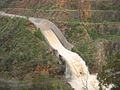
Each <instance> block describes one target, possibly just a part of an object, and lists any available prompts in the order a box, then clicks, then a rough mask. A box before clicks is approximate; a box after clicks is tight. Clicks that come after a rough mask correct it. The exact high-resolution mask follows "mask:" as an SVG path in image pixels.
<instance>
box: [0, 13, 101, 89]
mask: <svg viewBox="0 0 120 90" xmlns="http://www.w3.org/2000/svg"><path fill="white" fill-rule="evenodd" d="M0 15H2V16H10V17H20V18H24V19H27V18H26V17H24V16H19V15H12V14H6V13H4V12H0ZM28 20H29V21H30V22H32V23H33V24H34V25H35V26H36V27H37V28H40V30H41V32H42V34H43V35H44V37H45V39H46V41H47V42H48V43H49V45H50V46H51V47H52V48H53V49H54V50H56V51H57V54H58V55H60V56H61V57H62V59H63V60H64V61H65V62H66V73H65V75H66V78H67V81H68V83H69V84H70V85H71V86H72V88H74V89H75V90H99V86H98V84H99V82H98V80H97V75H91V74H90V73H89V71H88V67H87V66H86V64H85V62H84V60H83V59H82V58H81V57H80V56H79V55H78V54H77V53H74V52H72V51H70V50H68V49H66V48H65V47H64V46H63V45H62V44H61V42H60V41H59V39H58V37H57V36H56V34H55V33H54V32H53V31H52V29H51V27H53V26H50V25H51V24H49V23H50V22H49V21H47V20H44V19H38V18H33V17H30V18H28Z"/></svg>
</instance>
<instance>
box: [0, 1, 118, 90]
mask: <svg viewBox="0 0 120 90" xmlns="http://www.w3.org/2000/svg"><path fill="white" fill-rule="evenodd" d="M63 1H64V2H61V1H60V0H58V1H57V0H47V1H46V0H4V1H0V10H1V11H5V12H8V13H13V14H19V15H25V16H28V17H29V16H33V17H39V18H45V19H49V20H51V21H52V22H54V23H55V24H56V25H57V26H58V27H59V28H60V29H61V31H62V32H63V34H64V35H65V37H66V38H67V40H68V41H69V42H70V43H71V44H73V45H74V48H73V50H72V51H75V52H77V53H78V54H79V55H81V56H82V58H83V59H84V60H85V61H86V63H87V65H88V67H89V71H90V72H91V73H98V76H99V81H101V83H108V84H109V83H113V84H115V85H116V87H115V88H113V89H112V90H119V88H120V83H119V82H120V78H119V76H120V16H119V14H120V2H119V1H118V0H97V1H95V0H91V1H87V0H86V2H83V3H81V2H80V3H78V1H77V0H63ZM78 4H79V5H78ZM80 6H81V7H80ZM0 20H1V22H0V72H1V73H0V78H1V79H5V80H15V81H20V82H21V83H25V85H26V83H28V82H32V83H33V84H32V87H31V88H30V87H22V88H23V89H25V90H27V89H28V90H29V89H30V90H32V88H34V87H35V88H36V89H37V88H38V89H40V88H42V90H50V88H51V90H59V89H62V90H70V86H69V85H68V84H66V83H65V82H64V81H65V78H64V76H63V72H61V66H60V65H58V64H57V63H58V59H57V58H56V56H55V55H54V52H53V51H51V49H50V48H49V47H48V45H47V43H46V42H45V40H44V37H43V36H42V35H41V33H40V32H39V31H38V30H37V29H36V28H35V27H34V26H33V25H32V24H31V23H30V22H28V21H26V20H22V19H18V18H15V19H10V18H6V17H0ZM51 66H52V67H51ZM49 67H50V68H49ZM41 68H43V69H41ZM46 68H47V70H46V71H45V70H44V69H46ZM49 71H51V72H52V74H49ZM47 80H48V81H50V82H48V81H47ZM44 81H45V82H44ZM35 82H36V83H35ZM41 82H43V84H42V85H39V84H40V83H41ZM46 82H48V83H47V87H46V86H45V85H46V84H44V83H46ZM1 83H2V82H1ZM5 84H6V85H8V86H9V83H5ZM34 84H35V85H34ZM58 84H59V85H58ZM66 85H67V87H66ZM1 88H2V89H5V87H4V85H2V87H1ZM9 88H13V87H11V86H9ZM9 88H7V90H9ZM23 89H21V88H20V89H17V90H23ZM11 90H12V89H11ZM15 90H16V89H15Z"/></svg>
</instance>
